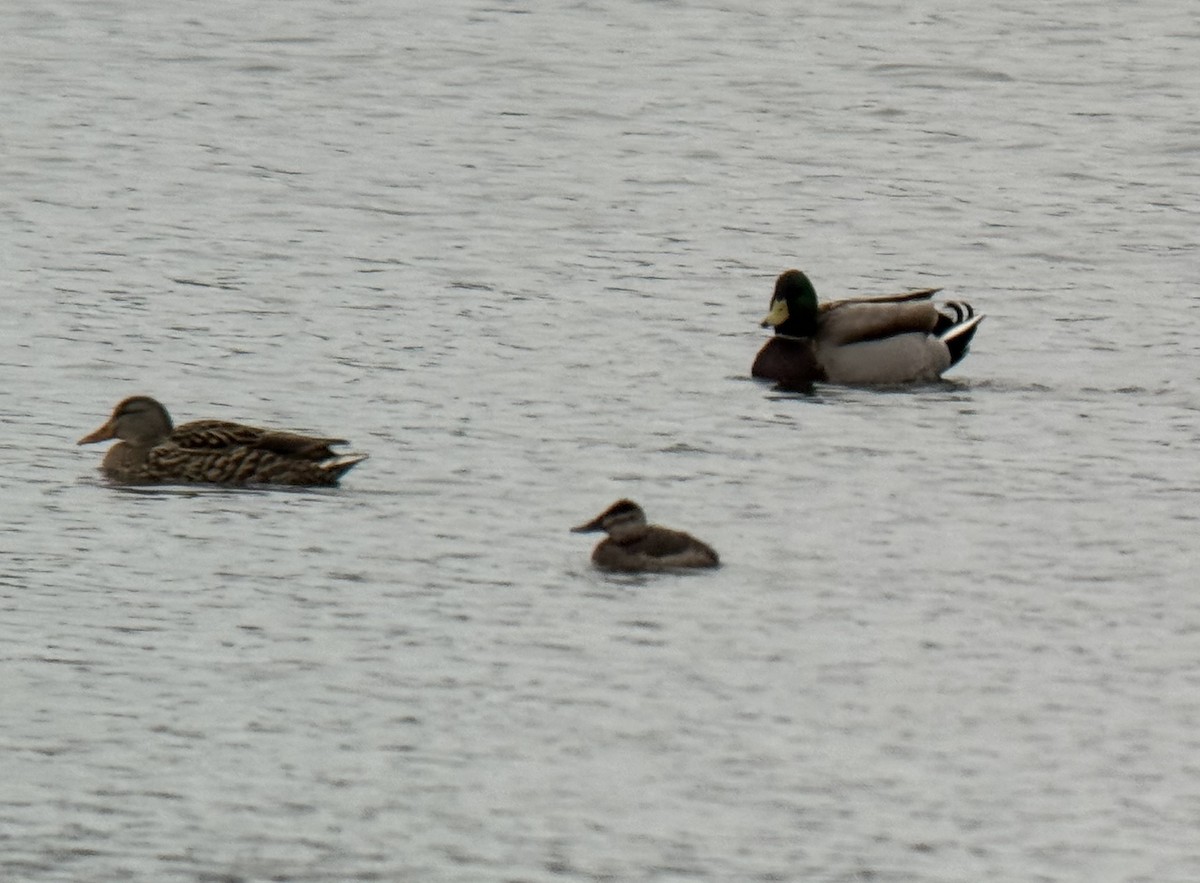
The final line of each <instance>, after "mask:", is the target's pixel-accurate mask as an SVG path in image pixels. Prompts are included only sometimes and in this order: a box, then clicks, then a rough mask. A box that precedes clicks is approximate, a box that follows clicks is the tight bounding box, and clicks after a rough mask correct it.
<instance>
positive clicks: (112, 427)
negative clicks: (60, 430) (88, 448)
mask: <svg viewBox="0 0 1200 883" xmlns="http://www.w3.org/2000/svg"><path fill="white" fill-rule="evenodd" d="M116 437H117V427H116V424H115V423H114V422H113V421H112V420H109V421H108V422H107V423H105V424H104V425H103V426H101V427H100V428H99V429H97V430H96V431H95V432H92V433H89V434H88V435H85V436H84V437H83V438H81V439H80V440H79V441H77V442H75V444H77V445H90V444H92V443H93V442H102V441H108V440H109V439H110V438H116Z"/></svg>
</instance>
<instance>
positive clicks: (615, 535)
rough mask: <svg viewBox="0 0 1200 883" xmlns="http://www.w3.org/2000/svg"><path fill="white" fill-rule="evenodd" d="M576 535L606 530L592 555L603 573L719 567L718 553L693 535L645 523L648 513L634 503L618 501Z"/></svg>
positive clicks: (582, 527) (580, 528)
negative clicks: (605, 535)
mask: <svg viewBox="0 0 1200 883" xmlns="http://www.w3.org/2000/svg"><path fill="white" fill-rule="evenodd" d="M571 530H572V532H574V533H592V532H595V531H604V532H606V533H607V534H608V536H607V537H606V538H605V539H603V540H601V541H600V544H599V545H598V546H596V548H595V550H594V551H593V552H592V563H593V564H595V565H596V566H597V567H599V568H601V569H602V570H618V571H626V572H638V571H655V570H675V569H677V568H687V567H716V566H717V565H718V564H720V560H719V559H718V558H717V553H716V552H714V551H713V549H712V548H711V547H710V546H708V545H707V544H705V543H702V542H700V541H699V540H698V539H696V538H695V537H694V536H692V535H691V534H686V533H684V532H683V531H681V530H671V529H670V528H668V527H660V526H659V525H657V524H647V523H646V513H645V512H643V511H642V507H641V506H639V505H638V504H637V503H635V502H633V501H632V500H617V502H615V503H613V504H612V505H611V506H609V507H608V508H607V509H605V510H604V511H603V512H601V513H600V514H599V515H597V516H596V517H595V518H593V519H592V520H591V521H589V522H587V523H586V524H581V525H579V526H578V527H573V528H571Z"/></svg>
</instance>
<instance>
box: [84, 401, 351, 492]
mask: <svg viewBox="0 0 1200 883" xmlns="http://www.w3.org/2000/svg"><path fill="white" fill-rule="evenodd" d="M110 438H117V439H120V441H119V442H118V443H117V444H115V445H113V446H112V447H111V448H109V449H108V453H106V454H105V455H104V463H103V464H102V465H101V467H100V468H101V470H102V471H103V472H104V474H105V475H107V476H108V477H109V478H111V479H113V480H115V481H120V482H126V483H130V484H191V483H202V484H224V485H244V484H290V485H335V484H337V483H338V479H339V478H341V477H342V475H344V474H345V473H346V472H347V471H348V470H349V469H350V468H351V467H352V466H354V465H355V464H356V463H360V462H362V461H363V460H365V459H367V455H366V454H351V455H347V456H341V457H339V456H338V455H336V454H335V453H334V452H333V451H332V450H330V446H331V445H344V444H346V442H345V440H344V439H340V438H314V437H312V436H307V435H297V434H295V433H292V432H276V431H275V430H271V429H258V428H256V427H253V426H243V425H242V424H240V423H228V422H226V421H224V420H196V421H194V422H192V423H185V424H183V425H182V426H179V427H174V426H173V425H172V423H171V416H170V415H169V414H168V413H167V409H166V408H164V407H163V406H162V405H160V404H159V403H158V402H157V401H155V400H154V399H152V398H150V397H149V396H133V397H132V398H128V399H125V401H123V402H121V403H120V404H119V405H117V407H116V408H115V409H114V410H113V413H112V416H111V417H110V418H109V419H108V422H107V423H105V424H104V425H103V426H101V427H100V428H99V429H97V430H96V431H95V432H93V433H91V434H90V435H85V436H84V437H83V438H81V439H80V440H79V444H81V445H86V444H91V443H92V442H98V441H106V440H108V439H110Z"/></svg>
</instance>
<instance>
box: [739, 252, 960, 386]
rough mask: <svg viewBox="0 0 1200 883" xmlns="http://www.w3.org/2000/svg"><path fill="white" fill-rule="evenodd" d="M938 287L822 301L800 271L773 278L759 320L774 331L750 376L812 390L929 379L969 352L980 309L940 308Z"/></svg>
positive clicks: (953, 305)
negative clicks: (822, 384)
mask: <svg viewBox="0 0 1200 883" xmlns="http://www.w3.org/2000/svg"><path fill="white" fill-rule="evenodd" d="M939 291H941V289H940V288H922V289H918V290H915V291H908V292H904V293H902V294H885V295H880V296H877V297H859V298H848V299H845V300H835V301H829V302H826V303H822V304H818V303H817V293H816V290H815V289H814V288H813V284H812V282H811V281H809V278H808V276H806V275H805V274H804V273H802V272H801V271H800V270H785V271H784V272H783V273H780V274H779V278H777V279H776V280H775V291H774V293H773V294H772V295H771V306H770V310H769V312H768V313H767V315H766V317H765V318H764V319H763V320H762V323H761V325H762V327H764V328H766V327H774V329H775V336H774V337H772V338H771V339H770V340H768V341H767V342H766V344H765V345H764V346H763V348H762V349H760V350H759V351H758V355H757V357H755V359H754V365H753V367H752V368H751V369H750V374H751V376H753V377H757V378H761V379H764V380H774V381H776V382H777V383H778V384H779V385H780V386H781V387H784V388H791V389H808V388H811V386H812V384H814V383H818V382H828V383H835V384H843V385H850V386H857V385H898V384H908V383H928V382H931V381H934V380H937V379H938V378H940V377H941V376H942V374H943V373H944V372H945V371H946V370H948V369H949V368H951V367H953V366H954V365H957V364H958V363H959V362H960V361H962V359H963V357H964V356H966V354H967V349H968V347H969V346H970V344H971V339H972V338H973V337H974V336H975V331H976V329H977V328H978V327H979V323H980V322H982V321H983V318H984V317H983V315H982V314H979V315H976V313H975V310H974V308H973V307H972V306H971V305H970V304H968V303H964V302H962V301H952V302H948V303H946V304H945V306H944V307H943V309H942V310H939V309H938V308H937V306H935V305H934V303H933V301H932V298H933V296H934V295H935V294H937V293H938V292H939Z"/></svg>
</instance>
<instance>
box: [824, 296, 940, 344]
mask: <svg viewBox="0 0 1200 883" xmlns="http://www.w3.org/2000/svg"><path fill="white" fill-rule="evenodd" d="M939 316H940V314H939V313H938V310H937V307H935V306H934V305H933V303H932V302H930V301H929V300H928V298H914V299H908V300H900V301H840V302H838V303H837V304H836V305H834V306H831V308H830V309H828V310H825V311H823V312H822V313H821V314H820V317H819V318H818V320H817V335H816V336H817V339H818V340H819V341H820V342H821V343H822V344H825V345H828V346H846V345H848V344H852V343H862V342H864V341H868V340H883V339H885V338H888V337H895V336H897V335H899V334H910V333H914V332H915V333H923V334H928V333H929V332H931V331H933V330H934V328H936V327H937V324H938V317H939Z"/></svg>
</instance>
